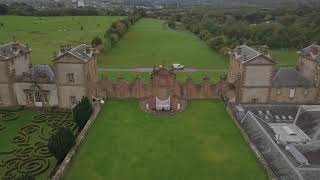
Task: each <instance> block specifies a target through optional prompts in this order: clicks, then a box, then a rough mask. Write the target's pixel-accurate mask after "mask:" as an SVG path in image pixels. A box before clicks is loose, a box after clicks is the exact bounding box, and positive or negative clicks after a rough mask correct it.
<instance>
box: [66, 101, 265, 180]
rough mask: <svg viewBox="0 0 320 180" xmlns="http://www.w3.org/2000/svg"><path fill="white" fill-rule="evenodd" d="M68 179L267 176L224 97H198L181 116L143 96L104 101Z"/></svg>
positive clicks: (259, 179)
mask: <svg viewBox="0 0 320 180" xmlns="http://www.w3.org/2000/svg"><path fill="white" fill-rule="evenodd" d="M65 179H66V180H81V179H95V180H103V179H109V180H129V179H130V180H212V179H217V180H223V179H225V180H230V179H237V180H266V179H267V176H266V174H265V172H264V170H263V168H262V167H261V166H260V165H259V164H258V163H257V161H256V159H255V156H254V154H253V153H252V152H251V150H250V148H249V147H248V146H247V145H246V144H245V142H244V140H243V138H242V136H241V134H240V132H239V130H238V129H237V127H236V126H235V125H234V124H233V122H232V120H231V119H230V117H229V116H228V114H227V113H226V111H225V109H224V106H223V104H222V103H221V102H218V101H212V100H195V101H191V102H189V104H188V107H187V109H186V110H185V111H184V112H182V113H178V114H177V115H176V116H173V117H171V116H161V117H159V116H153V115H150V114H146V113H145V112H143V111H142V110H141V109H140V107H138V102H137V101H134V100H131V101H130V100H129V101H109V102H107V104H105V105H104V107H103V108H102V111H101V112H100V114H99V115H98V117H97V119H96V121H95V123H94V124H93V126H92V127H91V129H90V132H89V134H88V136H87V139H86V141H85V142H84V144H82V145H81V147H80V149H79V151H78V152H77V154H76V156H75V159H74V161H73V162H72V164H71V167H70V169H69V170H68V172H67V173H66V177H65Z"/></svg>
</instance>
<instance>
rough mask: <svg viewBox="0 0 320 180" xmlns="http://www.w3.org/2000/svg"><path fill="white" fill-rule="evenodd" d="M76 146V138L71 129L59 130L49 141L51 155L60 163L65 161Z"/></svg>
mask: <svg viewBox="0 0 320 180" xmlns="http://www.w3.org/2000/svg"><path fill="white" fill-rule="evenodd" d="M74 145H75V136H74V135H73V133H72V131H71V130H70V129H69V128H59V129H58V130H57V131H56V133H55V134H52V135H51V137H50V138H49V141H48V149H49V153H50V154H51V155H52V156H54V157H55V158H56V159H57V160H58V163H61V162H62V161H63V159H64V158H65V157H66V155H67V154H68V152H69V151H70V149H71V148H72V146H74Z"/></svg>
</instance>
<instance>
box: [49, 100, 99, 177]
mask: <svg viewBox="0 0 320 180" xmlns="http://www.w3.org/2000/svg"><path fill="white" fill-rule="evenodd" d="M93 105H94V111H93V114H92V115H91V117H90V119H89V120H88V122H87V124H86V125H85V127H84V128H83V129H82V131H81V132H80V134H79V135H78V137H77V138H76V144H75V145H74V146H73V147H72V148H71V149H70V151H69V153H68V154H67V156H66V157H65V158H64V160H63V162H62V163H61V164H60V165H59V167H58V169H57V171H56V172H55V173H54V175H53V176H52V177H51V178H49V179H51V180H60V179H62V177H63V175H64V174H65V172H66V169H68V167H70V164H71V161H72V159H73V157H74V155H75V154H76V152H77V151H78V149H79V146H80V145H81V143H82V142H83V141H84V139H85V137H86V136H87V134H88V132H89V129H90V127H91V126H92V124H93V122H94V120H95V119H96V117H97V115H98V114H99V112H100V109H101V108H100V105H99V104H98V103H95V104H93Z"/></svg>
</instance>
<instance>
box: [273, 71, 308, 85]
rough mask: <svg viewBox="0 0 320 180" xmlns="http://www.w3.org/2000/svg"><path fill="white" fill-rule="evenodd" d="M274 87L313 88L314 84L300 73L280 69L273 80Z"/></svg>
mask: <svg viewBox="0 0 320 180" xmlns="http://www.w3.org/2000/svg"><path fill="white" fill-rule="evenodd" d="M272 86H273V87H311V86H312V82H311V81H309V80H307V79H306V78H304V77H303V76H302V75H301V74H300V73H299V72H298V71H296V70H294V69H288V68H280V69H279V70H278V71H277V73H276V74H275V76H274V77H273V79H272Z"/></svg>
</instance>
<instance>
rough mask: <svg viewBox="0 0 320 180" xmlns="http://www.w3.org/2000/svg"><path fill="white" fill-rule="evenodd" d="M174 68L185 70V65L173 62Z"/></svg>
mask: <svg viewBox="0 0 320 180" xmlns="http://www.w3.org/2000/svg"><path fill="white" fill-rule="evenodd" d="M172 69H173V70H183V69H184V66H183V65H181V64H172Z"/></svg>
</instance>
